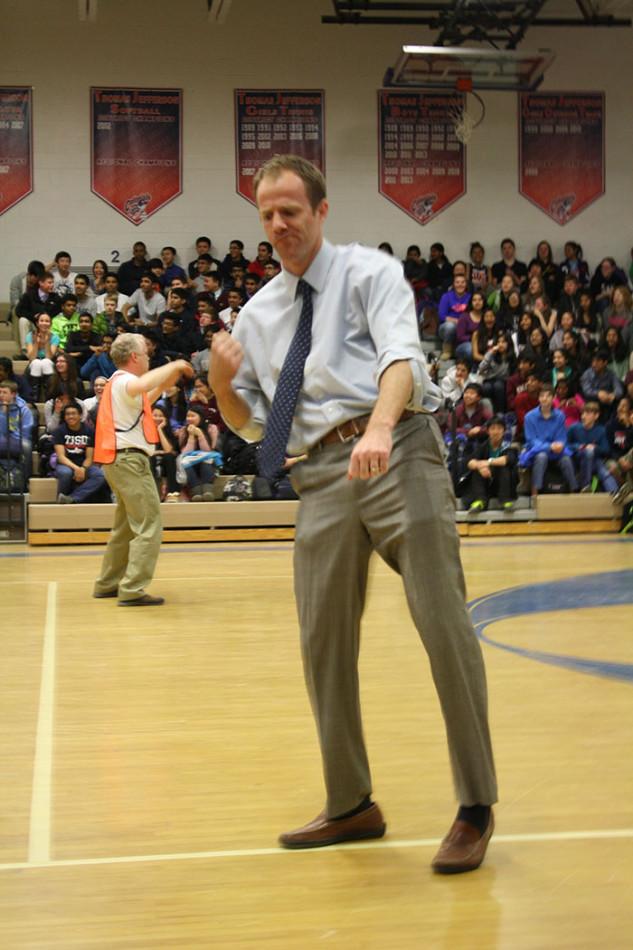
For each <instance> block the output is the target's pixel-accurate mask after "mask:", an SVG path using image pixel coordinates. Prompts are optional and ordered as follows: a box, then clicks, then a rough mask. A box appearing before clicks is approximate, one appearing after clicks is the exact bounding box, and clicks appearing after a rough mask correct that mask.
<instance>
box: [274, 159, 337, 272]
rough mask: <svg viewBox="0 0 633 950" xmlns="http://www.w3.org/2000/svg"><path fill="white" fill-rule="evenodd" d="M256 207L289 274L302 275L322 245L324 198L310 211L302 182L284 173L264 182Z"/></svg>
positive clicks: (325, 210)
mask: <svg viewBox="0 0 633 950" xmlns="http://www.w3.org/2000/svg"><path fill="white" fill-rule="evenodd" d="M257 207H258V209H259V216H260V219H261V221H262V224H263V226H264V230H265V231H266V237H267V238H268V240H269V241H270V243H271V244H272V245H273V247H274V248H275V250H276V251H277V253H278V254H279V256H280V258H281V260H282V262H283V264H284V266H285V267H286V269H287V270H289V271H290V272H291V273H292V274H296V275H301V274H303V273H304V272H305V270H307V268H308V267H309V265H310V263H311V262H312V260H313V259H314V257H316V254H317V253H318V251H319V248H320V247H321V244H322V242H323V224H324V222H325V219H326V217H327V213H328V203H327V200H326V199H325V198H324V199H323V200H322V201H321V202H320V203H319V205H318V206H317V207H316V209H313V208H312V205H311V204H310V201H309V200H308V196H307V194H306V190H305V185H304V183H303V181H302V180H301V178H299V176H298V175H296V174H295V173H294V172H291V171H284V172H282V173H281V175H279V177H278V178H270V177H269V178H264V179H263V180H262V182H261V184H260V186H259V188H258V190H257Z"/></svg>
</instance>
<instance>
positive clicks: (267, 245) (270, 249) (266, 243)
mask: <svg viewBox="0 0 633 950" xmlns="http://www.w3.org/2000/svg"><path fill="white" fill-rule="evenodd" d="M257 247H265V248H266V250H267V251H268V253H269V254H272V252H273V246H272V244H271V243H270V241H260V242H259V244H258V245H257Z"/></svg>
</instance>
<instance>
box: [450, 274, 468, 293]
mask: <svg viewBox="0 0 633 950" xmlns="http://www.w3.org/2000/svg"><path fill="white" fill-rule="evenodd" d="M453 287H454V288H455V293H456V294H457V295H458V296H460V297H461V295H462V294H465V293H466V278H465V277H462V276H461V274H458V275H457V277H455V278H454V280H453Z"/></svg>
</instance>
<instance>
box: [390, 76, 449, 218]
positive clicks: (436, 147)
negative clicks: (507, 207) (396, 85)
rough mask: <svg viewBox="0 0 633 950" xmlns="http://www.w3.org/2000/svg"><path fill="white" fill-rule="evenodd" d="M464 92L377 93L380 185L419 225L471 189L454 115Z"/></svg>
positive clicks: (391, 199)
mask: <svg viewBox="0 0 633 950" xmlns="http://www.w3.org/2000/svg"><path fill="white" fill-rule="evenodd" d="M463 105H464V97H463V95H462V94H461V93H427V92H392V91H390V90H385V89H382V90H380V91H379V93H378V122H379V135H378V188H379V190H380V194H381V195H384V197H385V198H387V199H388V200H389V201H392V202H393V203H394V204H395V205H397V206H398V207H399V208H400V209H401V210H402V211H404V212H405V213H406V214H408V215H410V216H411V217H412V218H415V220H416V221H417V222H418V223H419V224H428V223H429V221H432V220H433V218H435V217H436V216H437V215H438V214H440V212H442V211H444V209H445V208H448V206H449V205H451V204H452V203H453V202H454V201H457V199H458V198H461V196H462V195H463V194H465V192H466V163H465V148H464V146H463V145H462V143H461V142H458V140H457V138H456V136H455V128H454V125H453V120H452V118H451V115H452V112H453V110H455V109H461V108H462V107H463Z"/></svg>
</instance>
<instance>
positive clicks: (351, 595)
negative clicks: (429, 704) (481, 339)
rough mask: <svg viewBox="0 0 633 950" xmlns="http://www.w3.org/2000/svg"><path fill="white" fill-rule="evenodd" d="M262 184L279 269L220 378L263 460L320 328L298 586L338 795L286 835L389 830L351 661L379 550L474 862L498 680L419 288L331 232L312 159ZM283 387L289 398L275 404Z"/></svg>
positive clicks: (313, 686)
mask: <svg viewBox="0 0 633 950" xmlns="http://www.w3.org/2000/svg"><path fill="white" fill-rule="evenodd" d="M254 186H255V196H256V200H257V206H258V209H259V214H260V218H261V220H262V223H263V226H264V229H265V231H266V235H267V237H268V238H269V240H270V241H271V243H272V244H273V245H274V247H275V251H276V252H277V255H278V256H279V258H280V260H281V263H282V266H283V270H282V273H281V274H279V275H278V276H277V277H276V278H274V279H273V280H272V281H270V282H269V283H267V284H266V285H265V286H264V287H263V288H262V289H261V290H260V291H259V293H257V294H256V295H255V297H254V298H253V299H252V300H251V301H249V302H248V303H247V304H246V305H245V307H244V308H243V309H242V311H241V313H240V318H239V320H238V321H237V324H236V326H235V329H234V331H233V335H232V336H229V335H228V334H224V333H218V334H217V335H216V336H215V338H214V341H213V348H212V353H211V366H210V372H209V380H210V384H211V386H212V388H213V391H214V393H215V395H216V397H217V401H218V404H219V407H220V410H221V412H222V414H223V416H224V418H225V419H226V421H227V422H228V424H229V425H230V426H231V428H232V429H233V430H234V431H235V432H236V433H237V434H238V435H240V436H242V437H243V438H245V439H248V440H251V441H254V440H259V439H261V438H262V435H264V441H263V443H262V452H261V457H260V463H261V461H262V460H263V458H264V452H265V446H266V443H267V438H268V436H270V441H274V438H273V434H274V433H275V432H276V431H278V428H279V423H278V418H279V413H280V410H281V412H284V411H285V410H287V408H288V403H289V399H288V398H287V397H286V394H285V392H286V390H285V387H286V379H287V378H288V373H287V370H288V364H289V363H290V364H293V365H294V368H295V369H296V359H295V356H294V355H293V354H296V352H297V348H299V349H300V348H301V345H302V344H300V343H298V342H297V341H298V340H299V338H300V337H305V333H304V331H303V330H302V326H305V325H306V324H305V321H306V320H307V321H308V323H307V325H308V326H309V327H310V326H311V331H309V332H311V338H310V340H309V348H308V349H309V351H308V352H307V358H306V355H305V352H304V356H303V360H305V363H304V364H303V362H302V365H301V368H300V372H301V373H302V378H300V386H301V388H300V391H299V395H298V398H297V401H296V404H294V403H293V406H294V409H293V407H292V406H291V412H293V416H292V423H291V429H290V433H289V438H288V441H287V442H286V441H285V439H284V442H285V444H286V445H287V455H288V456H290V457H292V456H295V457H296V456H304V455H305V456H307V458H305V460H303V461H299V462H298V463H297V464H295V465H293V467H292V481H293V485H294V487H295V489H296V490H297V492H298V493H299V495H300V498H301V503H300V506H299V514H298V519H297V525H296V539H295V593H296V598H297V607H298V612H299V620H300V625H301V644H302V652H303V659H304V668H305V676H306V683H307V687H308V691H309V694H310V699H311V702H312V707H313V710H314V714H315V718H316V721H317V729H318V734H319V741H320V744H321V751H322V756H323V768H324V777H325V785H326V790H327V802H326V807H325V810H324V811H323V812H322V813H321V814H320V815H319V816H318V817H317V818H316V819H315V820H314V821H312V822H310V823H309V824H307V825H305V826H304V827H302V828H298V829H296V830H294V831H290V832H287V833H285V834H283V835H281V837H280V843H281V844H282V845H283V846H284V847H287V848H311V847H322V846H325V845H330V844H334V843H336V842H340V841H350V840H358V839H363V838H379V837H381V836H382V835H383V834H384V832H385V827H386V826H385V821H384V818H383V816H382V813H381V811H380V808H379V807H378V805H377V804H376V803H375V802H373V801H372V800H371V778H370V772H369V764H368V761H367V754H366V750H365V744H364V740H363V733H362V724H361V716H360V703H359V690H358V670H357V660H358V651H359V643H360V620H361V615H362V611H363V607H364V600H365V592H366V585H367V571H368V562H369V557H370V554H371V552H372V551H373V550H376V551H377V552H378V553H379V554H380V556H381V557H382V558H383V559H384V560H385V561H386V563H387V564H389V565H390V566H391V567H393V568H394V570H396V571H397V572H398V573H399V574H401V576H402V579H403V583H404V587H405V590H406V594H407V600H408V603H409V608H410V610H411V614H412V617H413V620H414V622H415V624H416V627H417V629H418V631H419V633H420V636H421V638H422V641H423V643H424V646H425V648H426V650H427V652H428V654H429V658H430V662H431V669H432V672H433V677H434V680H435V685H436V688H437V691H438V695H439V698H440V703H441V706H442V711H443V714H444V718H445V722H446V729H447V735H448V743H449V751H450V759H451V765H452V769H453V777H454V783H455V789H456V793H457V797H458V800H459V802H460V809H459V812H458V815H457V818H456V819H455V821H454V823H453V825H452V827H451V829H450V831H449V833H448V835H447V836H446V838H445V839H444V841H443V843H442V846H441V848H440V850H439V852H438V854H437V855H436V857H435V859H434V861H433V868H434V870H435V871H438V872H440V873H456V872H460V871H469V870H473V869H474V868H476V867H478V866H479V864H481V861H482V860H483V858H484V855H485V852H486V847H487V844H488V841H489V839H490V836H491V834H492V831H493V826H494V823H493V815H492V810H491V807H490V806H491V805H492V804H493V803H494V802H495V801H496V797H497V789H496V779H495V772H494V764H493V756H492V748H491V743H490V736H489V730H488V722H487V697H486V680H485V671H484V666H483V659H482V655H481V650H480V647H479V643H478V641H477V639H476V636H475V633H474V631H473V627H472V624H471V622H470V619H469V615H468V612H467V610H466V606H465V588H464V580H463V574H462V568H461V562H460V557H459V540H458V537H457V532H456V528H455V515H454V511H455V509H454V497H453V493H452V490H451V487H450V482H449V478H448V474H447V471H446V467H445V464H444V451H443V442H442V439H441V436H440V433H439V430H438V428H437V425H436V423H435V421H434V419H433V418H432V415H431V413H432V412H433V411H434V410H435V409H436V408H437V407H438V405H439V403H440V393H439V390H438V389H437V387H436V386H435V385H434V384H433V383H432V382H431V380H430V379H429V376H428V373H427V370H426V363H425V359H424V354H423V352H422V350H421V347H420V342H419V337H418V330H417V322H416V314H415V304H414V299H413V294H412V292H411V289H410V287H409V286H408V285H407V283H406V282H405V280H404V278H403V275H402V268H401V266H400V264H399V263H398V262H397V261H395V260H392V259H391V258H389V257H388V256H387V255H385V254H381V253H380V252H378V251H374V250H370V249H367V248H363V247H360V246H358V245H350V246H345V247H337V246H333V245H331V244H329V243H328V242H327V241H325V240H324V239H323V224H324V221H325V219H326V217H327V213H328V202H327V199H326V197H325V182H324V180H323V177H322V175H321V173H320V172H319V171H318V170H317V169H316V168H315V167H314V166H313V165H311V164H310V163H309V162H307V161H305V160H304V159H302V158H298V157H296V156H276V157H275V158H273V159H271V160H270V161H268V162H267V163H266V164H265V165H264V166H263V167H262V168H261V169H260V171H259V172H258V174H257V176H256V178H255V181H254ZM297 295H299V297H301V298H302V300H301V299H298V296H297ZM310 320H311V324H310V322H309V321H310ZM304 351H305V347H304ZM291 372H292V367H291ZM281 379H283V380H284V382H283V385H282V383H281ZM278 387H279V391H280V392H282V393H283V395H282V396H280V398H279V399H278V400H277V402H276V403H274V399H275V393H276V390H277V388H278ZM284 402H285V404H286V405H285V406H284V405H283V403H284ZM282 462H283V458H282Z"/></svg>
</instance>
